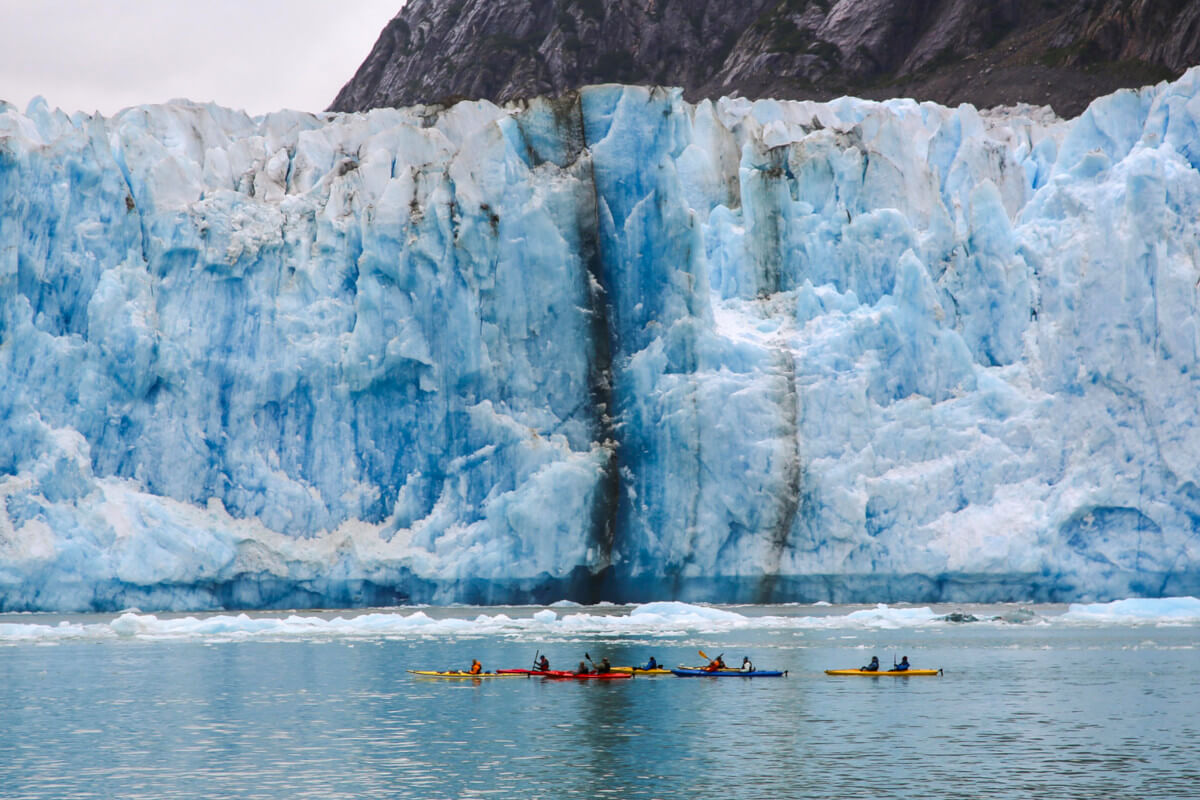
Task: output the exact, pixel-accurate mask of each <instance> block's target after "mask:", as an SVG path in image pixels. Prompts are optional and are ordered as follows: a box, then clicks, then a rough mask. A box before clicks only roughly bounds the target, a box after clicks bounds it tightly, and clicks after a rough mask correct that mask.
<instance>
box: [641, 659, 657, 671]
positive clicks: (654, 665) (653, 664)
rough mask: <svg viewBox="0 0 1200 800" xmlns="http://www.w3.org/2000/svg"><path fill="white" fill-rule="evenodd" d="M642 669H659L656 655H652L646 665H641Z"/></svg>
mask: <svg viewBox="0 0 1200 800" xmlns="http://www.w3.org/2000/svg"><path fill="white" fill-rule="evenodd" d="M641 669H645V670H651V669H658V662H657V661H655V660H654V656H650V660H649V661H647V662H646V666H644V667H641Z"/></svg>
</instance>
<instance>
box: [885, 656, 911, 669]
mask: <svg viewBox="0 0 1200 800" xmlns="http://www.w3.org/2000/svg"><path fill="white" fill-rule="evenodd" d="M888 672H908V656H905V657H904V658H902V659H900V663H899V664H897V665H896V666H894V667H892V668H891V669H889V670H888Z"/></svg>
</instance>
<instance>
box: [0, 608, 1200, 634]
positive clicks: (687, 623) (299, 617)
mask: <svg viewBox="0 0 1200 800" xmlns="http://www.w3.org/2000/svg"><path fill="white" fill-rule="evenodd" d="M770 610H771V612H772V613H769V614H761V613H760V614H753V615H749V614H741V613H739V612H737V611H732V610H728V609H720V608H710V607H706V606H694V605H688V604H686V603H678V602H658V603H647V604H645V605H641V606H636V607H634V608H632V609H628V610H626V609H611V610H608V611H606V612H597V611H593V612H591V613H585V612H575V613H569V614H562V615H559V614H557V613H555V612H554V611H551V610H550V609H546V608H543V609H541V610H538V611H533V610H532V609H530V610H528V611H527V612H525V613H521V610H520V609H510V611H512V614H514V615H515V616H513V615H510V614H508V613H502V612H501V613H487V612H486V611H485V610H483V609H480V613H474V614H473V612H472V610H470V609H465V608H457V609H453V610H450V612H449V614H439V615H437V616H430V614H429V613H427V612H426V611H406V612H380V611H372V612H364V613H361V614H349V615H345V614H341V613H339V614H338V615H337V616H324V617H320V616H313V615H311V614H289V615H288V616H286V617H283V616H269V615H265V614H256V615H254V616H251V615H249V614H245V613H241V614H236V615H233V614H212V615H206V616H202V617H180V618H173V619H160V618H158V617H156V616H154V615H153V614H145V613H142V612H136V611H126V612H124V613H121V614H120V615H118V616H116V617H115V618H113V619H110V620H105V621H84V620H81V619H79V618H75V619H73V620H64V621H62V622H59V623H56V624H47V623H45V622H8V621H0V644H5V643H7V644H20V643H25V644H28V643H35V644H36V643H51V642H58V641H67V640H77V639H119V638H129V639H145V640H159V641H174V640H178V639H202V640H206V641H212V640H221V641H236V640H245V639H272V640H277V639H308V640H328V639H380V638H412V637H431V636H432V637H473V636H514V635H515V636H520V637H522V638H523V639H525V640H528V641H530V642H556V641H576V642H577V641H578V637H579V636H618V637H629V638H643V637H652V638H654V639H655V640H662V639H663V638H664V637H672V636H691V635H695V634H705V635H719V634H725V633H731V632H737V631H748V630H777V631H792V632H793V633H795V634H796V635H801V636H802V635H803V633H804V631H841V630H846V631H883V630H897V629H904V628H908V629H925V628H929V627H938V626H946V625H953V623H950V622H948V621H947V620H946V616H945V615H942V614H937V613H935V612H934V611H933V610H931V609H929V608H927V607H913V608H894V607H888V606H887V605H884V604H879V605H877V606H876V607H875V608H866V609H859V610H857V611H850V612H840V610H838V609H833V610H832V611H831V613H821V614H816V615H814V614H813V613H811V612H812V609H808V608H802V607H784V606H779V607H774V608H772V609H770ZM1020 611H1021V612H1023V613H1021V614H1014V613H1012V612H1011V611H1007V610H1005V611H1003V613H999V614H996V613H989V614H988V615H987V616H986V618H981V619H980V624H981V625H984V626H987V625H992V626H1008V625H1012V624H1014V622H1013V620H1014V619H1017V620H1019V623H1029V624H1035V625H1052V626H1063V625H1071V626H1076V627H1079V626H1084V627H1095V626H1114V625H1180V624H1183V625H1200V600H1197V599H1196V598H1194V597H1176V598H1165V599H1154V600H1144V599H1143V600H1137V599H1135V600H1119V601H1116V602H1114V603H1096V604H1089V605H1077V604H1073V605H1071V606H1070V608H1069V610H1067V611H1066V612H1065V613H1062V612H1061V611H1052V612H1051V611H1047V610H1045V609H1042V610H1040V613H1039V612H1038V611H1032V610H1029V609H1020ZM330 613H333V612H330ZM472 614H473V615H472ZM453 615H459V616H453ZM8 619H14V617H9V618H8ZM1019 623H1017V624H1019Z"/></svg>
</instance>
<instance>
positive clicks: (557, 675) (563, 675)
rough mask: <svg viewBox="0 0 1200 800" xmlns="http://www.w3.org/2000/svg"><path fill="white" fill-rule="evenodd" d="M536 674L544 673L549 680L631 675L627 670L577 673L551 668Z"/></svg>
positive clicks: (630, 676) (604, 678)
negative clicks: (548, 670)
mask: <svg viewBox="0 0 1200 800" xmlns="http://www.w3.org/2000/svg"><path fill="white" fill-rule="evenodd" d="M535 674H537V675H545V676H546V677H547V678H550V679H551V680H572V679H573V680H577V681H587V680H593V681H615V680H619V679H620V678H632V677H633V675H632V674H631V673H628V672H585V673H583V674H579V673H576V672H559V671H557V670H551V671H550V672H538V673H535Z"/></svg>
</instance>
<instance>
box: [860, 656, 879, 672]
mask: <svg viewBox="0 0 1200 800" xmlns="http://www.w3.org/2000/svg"><path fill="white" fill-rule="evenodd" d="M859 670H860V671H862V672H879V656H871V663H870V664H867V665H866V666H865V667H859Z"/></svg>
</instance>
